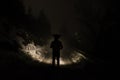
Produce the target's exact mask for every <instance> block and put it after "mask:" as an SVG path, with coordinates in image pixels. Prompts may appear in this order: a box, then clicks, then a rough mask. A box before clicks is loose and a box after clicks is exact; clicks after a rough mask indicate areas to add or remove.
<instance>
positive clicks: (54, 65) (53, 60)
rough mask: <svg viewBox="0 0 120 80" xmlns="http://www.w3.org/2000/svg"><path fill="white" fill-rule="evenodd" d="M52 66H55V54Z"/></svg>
mask: <svg viewBox="0 0 120 80" xmlns="http://www.w3.org/2000/svg"><path fill="white" fill-rule="evenodd" d="M52 66H55V56H53V58H52Z"/></svg>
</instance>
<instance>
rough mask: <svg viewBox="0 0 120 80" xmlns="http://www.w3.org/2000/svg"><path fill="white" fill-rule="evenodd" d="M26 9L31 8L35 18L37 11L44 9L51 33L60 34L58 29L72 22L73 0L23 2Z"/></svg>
mask: <svg viewBox="0 0 120 80" xmlns="http://www.w3.org/2000/svg"><path fill="white" fill-rule="evenodd" d="M24 4H25V6H26V8H28V7H31V8H32V13H33V15H34V16H36V17H37V15H38V14H39V11H40V10H41V9H44V11H45V14H46V16H47V17H48V19H49V21H50V23H51V25H52V33H61V32H60V31H59V29H60V27H63V26H64V25H65V24H69V23H71V21H74V17H75V12H74V1H73V0H24Z"/></svg>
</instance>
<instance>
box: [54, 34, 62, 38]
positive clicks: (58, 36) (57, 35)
mask: <svg viewBox="0 0 120 80" xmlns="http://www.w3.org/2000/svg"><path fill="white" fill-rule="evenodd" d="M53 36H54V37H55V38H60V36H61V35H59V34H53Z"/></svg>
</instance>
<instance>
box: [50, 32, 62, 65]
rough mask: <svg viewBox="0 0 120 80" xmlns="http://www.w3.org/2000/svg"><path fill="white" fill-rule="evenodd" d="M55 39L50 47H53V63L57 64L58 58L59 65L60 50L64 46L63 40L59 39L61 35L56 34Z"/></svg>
mask: <svg viewBox="0 0 120 80" xmlns="http://www.w3.org/2000/svg"><path fill="white" fill-rule="evenodd" d="M53 36H54V41H52V43H51V45H50V48H52V50H53V52H52V65H53V66H55V60H56V59H57V66H58V67H59V64H60V61H59V58H60V50H61V49H62V48H63V45H62V43H61V41H59V38H60V35H58V34H55V35H53Z"/></svg>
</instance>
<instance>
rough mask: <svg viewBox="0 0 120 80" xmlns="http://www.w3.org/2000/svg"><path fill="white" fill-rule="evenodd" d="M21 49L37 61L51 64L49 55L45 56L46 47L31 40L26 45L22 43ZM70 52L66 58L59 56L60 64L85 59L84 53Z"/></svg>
mask: <svg viewBox="0 0 120 80" xmlns="http://www.w3.org/2000/svg"><path fill="white" fill-rule="evenodd" d="M22 46H23V49H22V51H23V52H24V53H25V54H27V55H29V56H31V58H33V59H34V60H37V61H39V62H43V63H46V64H52V58H51V57H46V56H47V55H48V54H49V52H48V51H47V49H46V46H39V45H35V43H34V42H31V43H29V44H27V45H26V46H25V45H23V44H22ZM71 53H72V54H71V55H70V56H68V59H64V57H61V58H60V65H69V64H72V63H79V62H80V61H81V60H83V59H86V57H85V56H84V55H82V54H81V53H79V52H77V51H73V52H71Z"/></svg>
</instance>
